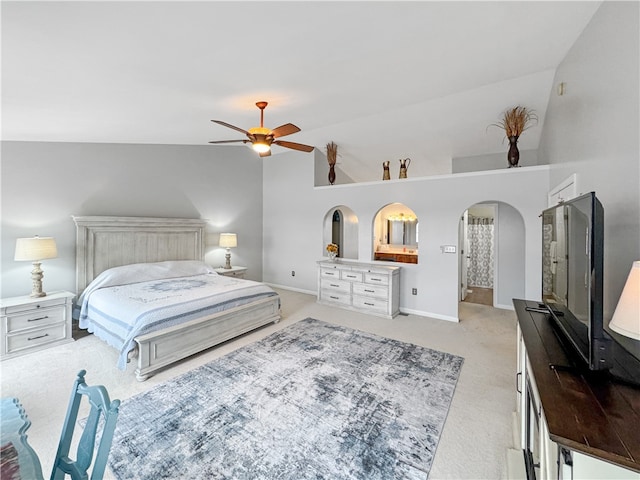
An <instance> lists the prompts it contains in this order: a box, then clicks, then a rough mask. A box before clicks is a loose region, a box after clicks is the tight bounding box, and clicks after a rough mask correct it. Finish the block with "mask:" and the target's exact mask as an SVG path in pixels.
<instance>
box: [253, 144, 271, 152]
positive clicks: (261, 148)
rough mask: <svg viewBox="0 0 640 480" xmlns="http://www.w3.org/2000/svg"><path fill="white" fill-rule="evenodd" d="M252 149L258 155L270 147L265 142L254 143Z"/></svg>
mask: <svg viewBox="0 0 640 480" xmlns="http://www.w3.org/2000/svg"><path fill="white" fill-rule="evenodd" d="M253 149H254V150H255V151H256V152H258V153H266V152H268V151H269V150H271V146H270V145H269V144H268V143H265V142H255V143H254V144H253Z"/></svg>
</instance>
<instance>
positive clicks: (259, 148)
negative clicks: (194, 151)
mask: <svg viewBox="0 0 640 480" xmlns="http://www.w3.org/2000/svg"><path fill="white" fill-rule="evenodd" d="M256 106H257V107H258V108H259V109H260V126H259V127H253V128H250V129H249V131H247V130H244V129H242V128H240V127H236V126H234V125H231V124H229V123H227V122H223V121H221V120H211V121H212V122H215V123H218V124H220V125H223V126H225V127H229V128H232V129H233V130H237V131H238V132H242V133H244V134H245V135H246V136H247V138H246V139H242V140H216V141H213V142H209V143H233V142H242V143H251V145H252V146H253V149H254V150H255V151H256V152H258V153H259V154H260V156H261V157H268V156H269V155H271V145H280V146H281V147H285V148H292V149H293V150H300V151H302V152H311V151H312V150H313V149H314V147H312V146H311V145H303V144H302V143H295V142H287V141H284V140H276V138H280V137H284V136H285V135H291V134H292V133H297V132H299V131H300V129H299V128H298V127H296V126H295V125H294V124H293V123H285V124H284V125H280V126H279V127H277V128H274V129H273V130H270V129H268V128H265V127H264V109H265V108H266V107H267V102H256Z"/></svg>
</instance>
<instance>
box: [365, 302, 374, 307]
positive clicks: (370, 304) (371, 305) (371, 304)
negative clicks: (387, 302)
mask: <svg viewBox="0 0 640 480" xmlns="http://www.w3.org/2000/svg"><path fill="white" fill-rule="evenodd" d="M364 304H365V305H369V306H370V307H373V306H374V304H373V303H367V302H364Z"/></svg>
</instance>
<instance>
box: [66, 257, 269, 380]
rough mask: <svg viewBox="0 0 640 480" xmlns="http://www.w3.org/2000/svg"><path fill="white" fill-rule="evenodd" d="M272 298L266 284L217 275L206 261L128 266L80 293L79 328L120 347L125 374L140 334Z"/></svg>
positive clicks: (121, 367)
mask: <svg viewBox="0 0 640 480" xmlns="http://www.w3.org/2000/svg"><path fill="white" fill-rule="evenodd" d="M274 295H277V294H276V292H274V291H273V290H272V289H271V288H270V287H268V286H266V285H264V284H262V283H259V282H254V281H251V280H241V279H237V278H233V277H225V276H222V275H218V274H216V273H215V272H213V271H212V270H211V269H210V268H209V267H208V266H206V265H205V264H204V263H202V262H191V261H189V262H159V263H154V264H135V265H126V266H125V267H116V268H113V269H110V270H107V271H105V272H103V273H102V274H100V275H99V276H98V277H97V278H96V279H95V280H94V281H93V282H91V284H90V285H89V286H88V287H87V288H86V289H85V291H84V292H83V293H82V295H81V296H80V298H79V300H78V303H79V304H80V305H81V310H80V317H79V320H80V328H85V329H87V330H88V331H89V332H92V333H94V334H95V335H96V336H98V337H100V338H101V339H103V340H104V341H106V342H107V343H109V344H110V345H112V346H113V347H115V348H117V349H119V351H120V356H119V358H118V368H120V369H122V370H124V369H125V367H126V362H127V354H128V353H129V351H131V350H132V349H133V348H134V346H135V342H134V338H135V337H136V336H139V335H142V334H145V333H149V332H152V331H154V330H159V329H162V328H166V327H170V326H173V325H177V324H180V323H184V322H187V321H190V320H194V319H197V318H201V317H203V316H207V315H211V314H213V313H217V312H220V311H223V310H226V309H229V308H233V307H236V306H239V305H243V304H246V303H250V302H253V301H255V300H257V299H259V298H263V297H269V296H274Z"/></svg>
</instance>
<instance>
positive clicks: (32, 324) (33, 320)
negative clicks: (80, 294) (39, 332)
mask: <svg viewBox="0 0 640 480" xmlns="http://www.w3.org/2000/svg"><path fill="white" fill-rule="evenodd" d="M7 310H8V309H7ZM64 321H65V308H64V305H60V306H57V307H52V308H42V309H40V310H29V311H24V312H22V313H14V314H13V315H8V316H7V333H13V332H16V331H20V330H24V329H25V328H37V327H42V326H46V325H50V324H53V323H58V322H64Z"/></svg>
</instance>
